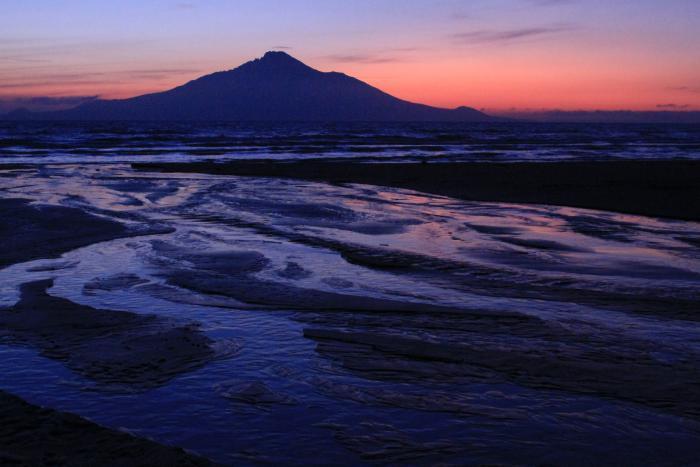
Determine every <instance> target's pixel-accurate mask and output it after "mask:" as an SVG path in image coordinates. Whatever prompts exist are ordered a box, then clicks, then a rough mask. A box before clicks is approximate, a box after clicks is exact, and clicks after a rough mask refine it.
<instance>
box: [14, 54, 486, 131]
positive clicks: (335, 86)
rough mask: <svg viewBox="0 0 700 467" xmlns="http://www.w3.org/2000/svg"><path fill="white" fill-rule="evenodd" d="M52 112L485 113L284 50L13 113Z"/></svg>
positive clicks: (137, 115) (92, 115) (464, 116)
mask: <svg viewBox="0 0 700 467" xmlns="http://www.w3.org/2000/svg"><path fill="white" fill-rule="evenodd" d="M16 115H17V117H20V118H28V117H29V118H31V119H51V120H53V119H57V120H88V121H89V120H200V121H215V120H221V121H488V120H491V119H492V117H489V116H488V115H486V114H484V113H482V112H479V111H477V110H475V109H472V108H468V107H459V108H457V109H442V108H437V107H430V106H427V105H422V104H415V103H412V102H408V101H404V100H401V99H398V98H396V97H393V96H391V95H389V94H387V93H385V92H383V91H381V90H379V89H377V88H375V87H372V86H370V85H369V84H367V83H364V82H362V81H360V80H358V79H355V78H352V77H350V76H347V75H345V74H343V73H337V72H330V73H324V72H320V71H318V70H315V69H313V68H311V67H309V66H307V65H305V64H304V63H302V62H300V61H299V60H297V59H295V58H293V57H292V56H290V55H288V54H286V53H284V52H267V53H266V54H265V55H264V56H263V57H262V58H259V59H256V60H252V61H250V62H247V63H245V64H243V65H241V66H239V67H238V68H235V69H233V70H229V71H222V72H217V73H213V74H210V75H206V76H203V77H201V78H198V79H195V80H193V81H190V82H188V83H187V84H184V85H182V86H179V87H177V88H174V89H171V90H169V91H165V92H159V93H154V94H146V95H143V96H138V97H133V98H130V99H123V100H96V101H91V102H88V103H85V104H82V105H80V106H78V107H75V108H73V109H68V110H62V111H55V112H42V113H33V114H28V113H26V112H23V113H19V114H16Z"/></svg>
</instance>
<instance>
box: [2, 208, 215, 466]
mask: <svg viewBox="0 0 700 467" xmlns="http://www.w3.org/2000/svg"><path fill="white" fill-rule="evenodd" d="M142 233H144V232H143V231H134V230H133V229H131V228H127V227H126V226H124V225H123V224H121V223H119V222H115V221H111V220H108V219H103V218H100V217H97V216H94V215H90V214H87V213H85V212H83V211H81V210H80V209H76V208H68V207H62V206H37V205H31V204H29V201H27V200H23V199H0V245H2V248H1V249H0V268H1V267H5V266H8V265H10V264H14V263H20V262H25V261H29V260H32V259H36V258H46V257H55V256H58V255H60V254H61V253H64V252H66V251H69V250H72V249H74V248H78V247H81V246H86V245H90V244H92V243H96V242H101V241H106V240H110V239H114V238H119V237H125V236H130V235H138V234H142ZM51 284H52V281H51V280H45V281H38V282H34V283H29V284H25V285H23V287H22V297H21V300H20V301H19V302H18V303H17V304H16V305H15V306H14V307H12V308H7V309H2V308H0V333H2V334H3V335H4V336H5V338H7V339H10V340H12V341H15V342H17V343H20V344H23V345H27V346H30V347H33V348H36V349H37V350H38V351H40V352H41V353H42V354H43V355H45V356H47V357H49V358H54V359H57V360H60V361H63V362H65V364H66V365H67V366H68V367H69V368H71V369H72V370H73V371H76V372H77V373H80V374H82V375H84V376H86V377H88V378H90V379H92V380H93V381H95V382H97V383H102V384H105V383H106V384H122V385H129V386H132V387H137V388H138V387H150V386H157V385H159V384H163V383H165V382H167V381H168V380H170V379H171V378H173V377H174V376H177V375H178V374H181V373H183V372H186V371H190V370H192V369H194V368H198V367H200V366H201V365H203V364H205V363H206V362H207V361H209V360H211V359H212V358H214V352H213V350H212V349H211V346H210V345H211V344H212V343H211V341H210V340H209V339H208V338H206V336H204V335H203V334H201V333H200V332H199V330H198V329H197V328H196V327H195V326H182V325H178V324H177V323H172V322H170V321H168V320H163V319H160V318H158V317H155V316H147V315H137V314H134V313H129V312H123V311H112V310H97V309H94V308H91V307H87V306H83V305H79V304H77V303H73V302H71V301H69V300H65V299H62V298H57V297H52V296H50V295H49V294H47V293H46V289H47V288H49V287H50V286H51ZM0 420H2V423H1V424H0V465H144V466H145V465H148V466H151V465H163V466H170V465H209V464H210V463H209V462H208V461H206V460H205V459H201V458H197V457H195V456H192V455H189V454H187V453H185V452H184V451H183V450H181V449H175V448H170V447H165V446H161V445H159V444H157V443H154V442H151V441H148V440H143V439H139V438H136V437H133V436H131V435H128V434H125V433H120V432H117V431H113V430H109V429H107V428H103V427H101V426H98V425H96V424H94V423H91V422H89V421H87V420H84V419H82V418H80V417H78V416H76V415H72V414H67V413H61V412H57V411H54V410H49V409H44V408H40V407H36V406H34V405H31V404H28V403H27V402H25V401H23V400H22V399H19V398H17V397H15V396H12V395H10V394H7V393H5V392H2V391H0Z"/></svg>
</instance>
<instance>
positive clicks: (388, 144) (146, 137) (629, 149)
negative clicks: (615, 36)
mask: <svg viewBox="0 0 700 467" xmlns="http://www.w3.org/2000/svg"><path fill="white" fill-rule="evenodd" d="M318 157H324V158H347V157H349V158H353V159H355V158H361V159H366V160H373V159H379V160H385V159H387V158H388V159H392V160H393V159H395V160H402V161H406V160H422V159H430V160H444V161H495V162H518V161H535V162H536V161H560V160H609V159H697V158H700V125H658V124H656V125H641V124H579V123H577V124H567V123H553V124H549V123H463V124H460V123H434V124H429V123H416V124H377V123H371V124H370V123H368V124H361V123H356V124H352V123H350V124H348V123H345V124H293V123H289V124H265V123H259V124H232V123H220V124H216V123H201V124H192V123H126V122H124V123H119V122H117V123H114V122H106V123H87V124H83V123H79V122H62V123H61V122H58V123H41V122H34V123H32V122H19V123H15V122H0V161H13V162H30V163H34V162H40V163H48V162H102V161H105V160H109V161H110V162H125V161H135V160H136V161H141V162H146V161H158V162H165V161H189V160H203V159H214V160H230V159H240V158H255V159H257V158H273V159H289V158H294V159H298V158H318ZM107 158H108V159H107Z"/></svg>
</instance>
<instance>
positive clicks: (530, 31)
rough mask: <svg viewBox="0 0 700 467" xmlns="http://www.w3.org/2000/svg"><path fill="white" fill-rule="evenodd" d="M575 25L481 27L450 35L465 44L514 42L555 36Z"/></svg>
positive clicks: (570, 29)
mask: <svg viewBox="0 0 700 467" xmlns="http://www.w3.org/2000/svg"><path fill="white" fill-rule="evenodd" d="M574 29H575V27H574V26H573V25H570V24H558V25H550V26H540V27H531V28H517V29H503V30H496V29H480V30H476V31H467V32H461V33H456V34H452V35H450V37H451V38H452V39H453V40H454V41H456V42H460V43H464V44H498V43H504V44H505V43H514V42H520V41H524V40H528V39H533V38H538V37H545V36H553V35H557V34H561V33H564V32H568V31H572V30H574Z"/></svg>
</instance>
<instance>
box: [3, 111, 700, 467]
mask: <svg viewBox="0 0 700 467" xmlns="http://www.w3.org/2000/svg"><path fill="white" fill-rule="evenodd" d="M1 128H2V130H1V131H2V133H1V136H0V148H1V149H0V161H2V162H10V161H12V162H29V163H37V164H39V165H40V166H39V167H36V168H18V169H15V170H12V171H5V172H4V176H3V177H2V178H0V188H1V189H0V197H3V198H24V199H30V200H32V201H34V202H35V203H36V204H37V205H46V204H50V205H61V206H69V207H76V208H79V209H82V210H84V211H86V212H89V213H92V214H95V215H99V216H102V217H105V218H111V219H115V220H119V221H121V222H127V223H130V224H134V225H146V226H149V225H150V226H153V225H159V226H167V227H169V230H168V232H169V233H158V234H152V235H144V236H138V237H131V238H122V239H117V240H111V241H106V242H100V243H97V244H93V245H90V246H86V247H83V248H79V249H75V250H73V251H70V252H67V253H65V254H63V255H62V256H61V257H60V258H54V259H38V260H35V261H29V262H26V263H21V264H15V265H12V266H9V267H6V268H4V269H0V307H10V306H12V305H13V304H14V303H16V301H17V300H18V298H19V287H20V285H21V284H23V283H27V282H31V281H35V280H41V279H47V278H53V279H54V285H53V287H52V288H51V289H49V293H50V294H51V295H54V296H57V297H63V298H66V299H69V300H71V301H73V302H76V303H80V304H86V305H90V306H93V307H95V308H100V309H107V310H114V311H115V312H118V311H120V310H121V311H131V312H135V313H142V314H148V313H155V314H157V315H160V316H163V317H167V318H169V319H172V320H174V321H175V322H178V323H192V322H196V323H199V325H200V326H201V330H202V331H203V332H204V333H206V335H207V336H208V337H210V338H211V339H212V340H214V341H215V342H216V343H217V344H218V345H220V346H221V347H224V348H227V349H229V351H228V352H225V353H223V354H222V355H221V356H220V358H217V359H216V360H214V361H212V362H210V363H208V364H207V365H205V366H204V367H202V368H199V369H196V370H192V371H188V372H185V373H182V374H180V375H178V376H177V377H175V378H173V379H172V380H170V381H169V382H167V383H166V384H162V385H158V386H156V387H151V388H142V387H137V386H130V385H128V384H105V383H100V382H97V381H95V380H93V379H90V378H89V377H87V376H84V375H81V374H78V373H76V372H74V371H71V370H70V369H69V368H68V367H67V366H66V364H65V362H62V361H61V360H55V359H51V358H48V357H47V356H44V355H42V354H41V353H40V352H39V350H38V349H37V348H33V347H31V346H27V345H19V344H17V343H13V342H12V341H11V340H0V342H1V343H0V358H2V361H3V365H2V369H0V389H2V390H6V391H9V392H12V393H15V394H17V395H20V396H22V397H24V398H26V399H27V400H29V401H31V402H34V403H38V404H42V405H46V406H50V407H54V408H56V409H59V410H65V411H70V412H74V413H78V414H80V415H83V416H85V417H88V418H90V419H91V420H94V421H96V422H98V423H100V424H103V425H105V426H109V427H113V428H118V429H124V430H127V431H129V432H131V433H134V434H137V435H140V436H146V437H149V438H151V439H154V440H156V441H159V442H162V443H167V444H172V445H176V446H181V447H184V448H186V449H189V450H192V451H194V452H196V453H199V454H201V455H204V456H208V457H210V458H211V459H213V460H215V461H217V462H221V463H224V464H235V465H258V464H274V465H279V464H287V465H302V464H303V465H339V464H346V465H347V464H352V465H376V464H383V465H384V464H395V465H396V464H402V465H406V464H408V465H435V464H445V465H451V464H456V465H480V464H486V463H499V464H506V465H508V464H517V465H522V464H527V465H529V464H553V465H591V464H596V465H606V464H607V465H692V464H694V463H696V462H697V459H698V457H697V446H698V441H699V440H700V393H699V392H698V390H697V388H698V387H699V385H700V363H699V362H700V358H699V357H700V323H699V316H700V315H699V314H698V313H699V312H700V294H699V290H700V288H699V287H698V286H699V284H700V224H698V223H693V222H683V221H673V220H663V219H655V218H648V217H642V216H631V215H621V214H615V213H609V212H602V211H593V210H585V209H575V208H566V207H551V206H537V205H518V204H506V203H482V202H465V201H457V200H454V199H450V198H445V197H440V196H432V195H426V194H422V193H416V192H412V191H410V190H401V189H390V188H380V187H373V186H366V185H343V186H335V185H326V184H322V183H311V182H303V181H291V180H277V179H262V178H260V179H258V178H243V177H222V176H210V175H197V174H186V175H183V174H161V173H156V174H152V173H146V172H134V171H132V169H131V168H130V166H129V165H128V162H131V161H143V160H192V159H226V158H239V157H252V158H261V157H273V158H308V157H360V158H365V159H370V160H372V159H374V158H377V159H380V158H381V159H386V158H389V159H390V160H407V159H409V160H410V159H417V158H418V159H420V158H426V157H430V158H444V159H446V160H455V159H456V160H500V161H510V160H512V161H524V160H570V159H582V158H583V159H602V158H610V157H614V158H640V157H648V158H662V157H663V158H696V157H697V156H698V151H697V145H698V129H697V128H690V127H688V128H686V127H643V126H624V125H622V126H617V127H610V126H585V125H555V126H546V125H532V126H530V125H517V128H516V127H508V126H507V125H494V126H492V127H491V126H481V125H474V126H466V127H464V126H462V127H460V126H453V125H440V126H437V125H436V126H430V125H428V126H425V125H423V126H415V127H414V126H408V127H405V126H404V127H402V126H384V127H381V128H380V127H376V126H374V127H372V128H369V127H365V126H362V125H357V126H353V127H352V128H350V129H348V128H346V127H339V126H338V127H332V126H326V127H323V128H318V127H314V126H290V125H287V126H282V127H274V126H268V127H229V126H227V125H206V126H202V127H195V128H194V129H191V128H188V127H187V126H185V125H174V124H170V125H166V126H163V125H138V124H98V125H90V126H84V127H83V126H80V125H75V124H52V125H49V126H42V125H39V124H9V125H8V124H3V126H2V127H1ZM163 231H165V230H163ZM251 258H253V259H254V260H255V261H254V267H251V266H250V259H251ZM222 264H223V265H225V268H224V269H222V268H221V265H222Z"/></svg>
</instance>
